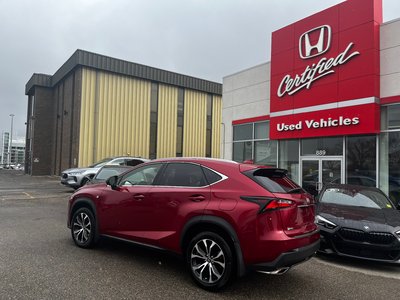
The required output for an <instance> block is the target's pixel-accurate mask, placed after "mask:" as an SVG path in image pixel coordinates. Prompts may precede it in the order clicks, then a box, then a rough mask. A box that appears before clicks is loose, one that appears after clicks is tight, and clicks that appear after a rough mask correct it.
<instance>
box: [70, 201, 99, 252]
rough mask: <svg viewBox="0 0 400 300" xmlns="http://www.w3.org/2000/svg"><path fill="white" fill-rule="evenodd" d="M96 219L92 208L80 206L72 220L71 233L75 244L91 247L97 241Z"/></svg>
mask: <svg viewBox="0 0 400 300" xmlns="http://www.w3.org/2000/svg"><path fill="white" fill-rule="evenodd" d="M96 226H97V225H96V219H95V218H94V216H93V213H92V211H91V210H90V209H88V208H86V207H82V208H79V209H78V210H77V211H76V212H75V213H74V215H73V216H72V220H71V235H72V239H73V240H74V242H75V244H76V245H77V246H78V247H81V248H91V247H93V246H94V245H95V243H96V241H97V233H96V232H97V228H96Z"/></svg>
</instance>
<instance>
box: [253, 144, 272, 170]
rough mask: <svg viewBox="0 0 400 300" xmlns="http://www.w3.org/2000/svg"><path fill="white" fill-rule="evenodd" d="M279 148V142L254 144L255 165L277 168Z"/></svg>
mask: <svg viewBox="0 0 400 300" xmlns="http://www.w3.org/2000/svg"><path fill="white" fill-rule="evenodd" d="M277 147H278V143H277V141H256V142H254V163H255V164H258V165H266V166H272V167H276V163H277Z"/></svg>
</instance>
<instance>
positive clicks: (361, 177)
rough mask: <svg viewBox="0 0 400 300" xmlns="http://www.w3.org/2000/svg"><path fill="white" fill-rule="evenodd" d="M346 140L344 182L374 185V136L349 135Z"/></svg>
mask: <svg viewBox="0 0 400 300" xmlns="http://www.w3.org/2000/svg"><path fill="white" fill-rule="evenodd" d="M346 141H347V142H346V183H352V182H353V183H354V182H356V181H357V182H360V183H361V184H363V185H364V184H365V185H368V186H371V182H374V183H375V184H374V186H376V136H375V135H366V136H349V137H347V138H346Z"/></svg>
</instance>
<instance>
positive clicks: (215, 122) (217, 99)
mask: <svg viewBox="0 0 400 300" xmlns="http://www.w3.org/2000/svg"><path fill="white" fill-rule="evenodd" d="M221 123H222V97H221V96H215V95H214V96H213V110H212V136H211V157H214V158H220V155H221Z"/></svg>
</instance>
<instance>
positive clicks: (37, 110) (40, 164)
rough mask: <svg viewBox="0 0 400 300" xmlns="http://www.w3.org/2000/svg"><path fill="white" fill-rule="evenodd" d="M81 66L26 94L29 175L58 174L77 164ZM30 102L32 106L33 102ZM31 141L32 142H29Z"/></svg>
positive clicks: (27, 169) (26, 164)
mask: <svg viewBox="0 0 400 300" xmlns="http://www.w3.org/2000/svg"><path fill="white" fill-rule="evenodd" d="M81 77H82V68H76V69H75V70H74V71H73V72H71V73H70V74H69V75H68V76H66V77H65V78H64V79H63V80H61V81H60V82H59V83H58V84H57V85H56V86H55V87H53V88H51V87H43V86H35V87H34V88H33V89H32V90H31V91H30V93H31V94H30V95H29V98H28V114H27V133H26V144H27V147H26V163H25V170H26V173H27V174H30V175H60V173H61V172H62V171H63V170H65V169H67V168H70V167H75V166H77V164H78V150H79V129H80V127H79V124H80V104H81V89H82V87H81V81H82V79H81ZM32 104H33V106H32ZM31 145H32V146H31Z"/></svg>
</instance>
